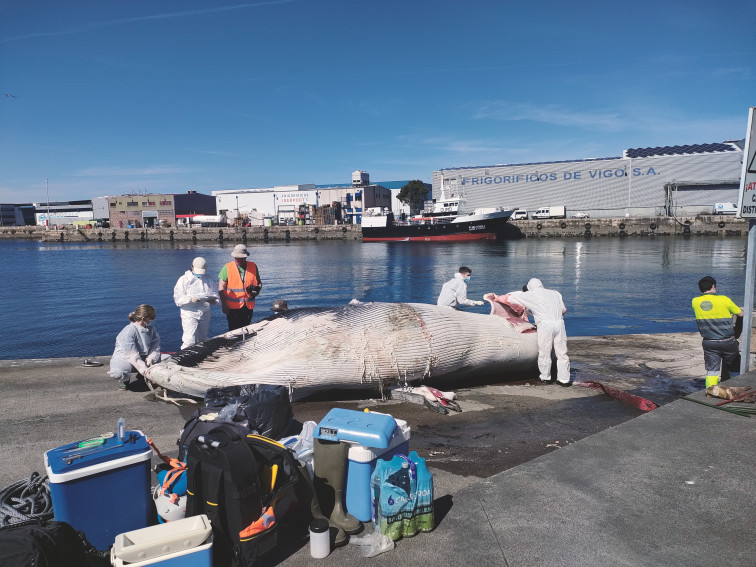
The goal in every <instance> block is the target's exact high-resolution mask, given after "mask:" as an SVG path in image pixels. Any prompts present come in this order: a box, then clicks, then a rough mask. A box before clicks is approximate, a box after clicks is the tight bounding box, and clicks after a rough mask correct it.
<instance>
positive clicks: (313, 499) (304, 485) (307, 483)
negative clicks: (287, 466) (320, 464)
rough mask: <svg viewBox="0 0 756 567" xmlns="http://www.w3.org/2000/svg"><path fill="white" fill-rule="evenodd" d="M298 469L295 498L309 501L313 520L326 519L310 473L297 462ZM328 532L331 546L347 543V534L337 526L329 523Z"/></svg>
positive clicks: (303, 501)
mask: <svg viewBox="0 0 756 567" xmlns="http://www.w3.org/2000/svg"><path fill="white" fill-rule="evenodd" d="M298 469H299V481H298V482H297V486H296V488H295V493H296V495H297V499H298V500H299V501H300V502H302V503H304V504H306V503H307V502H309V503H310V514H312V519H313V520H314V519H316V518H323V519H324V520H326V521H328V518H327V517H326V516H325V515H324V514H323V512H322V511H321V510H320V502H319V501H318V495H317V494H316V493H315V487H314V486H313V484H312V478H310V473H309V471H308V470H307V467H305V466H303V465H302V464H301V463H299V466H298ZM328 523H329V525H331V522H330V521H328ZM329 532H330V534H329V535H330V538H331V547H341V546H343V545H346V544H347V543H349V536H348V535H347V534H346V532H345V531H344V530H343V529H341V528H340V527H339V526H335V525H331V529H330V530H329Z"/></svg>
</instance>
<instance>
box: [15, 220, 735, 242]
mask: <svg viewBox="0 0 756 567" xmlns="http://www.w3.org/2000/svg"><path fill="white" fill-rule="evenodd" d="M747 234H748V221H746V220H743V219H740V218H735V216H734V215H696V216H685V217H668V216H663V215H657V216H653V217H610V218H594V219H590V218H588V219H582V218H581V219H576V218H565V219H549V220H536V219H525V220H516V221H515V220H511V221H509V223H507V225H506V226H505V229H504V232H503V233H502V235H501V236H502V237H503V238H504V239H507V240H514V239H519V238H580V239H588V238H614V237H617V238H624V237H628V236H629V237H654V236H699V237H730V238H742V237H745V236H746V235H747ZM2 239H23V240H38V241H42V242H58V243H66V242H68V243H72V242H78V243H82V242H91V243H97V242H193V243H197V242H202V243H208V242H217V243H219V244H223V243H224V242H231V241H233V242H245V243H246V242H263V243H275V242H279V243H280V242H292V241H303V240H316V241H330V240H340V241H353V240H362V228H361V226H360V225H359V224H341V225H315V224H309V225H302V226H299V225H294V226H278V225H277V226H251V227H215V228H210V227H205V228H201V227H192V228H187V227H165V228H121V227H108V228H101V227H92V228H85V227H84V228H74V227H66V228H55V229H51V230H45V227H43V226H26V227H3V228H2V229H0V240H2Z"/></svg>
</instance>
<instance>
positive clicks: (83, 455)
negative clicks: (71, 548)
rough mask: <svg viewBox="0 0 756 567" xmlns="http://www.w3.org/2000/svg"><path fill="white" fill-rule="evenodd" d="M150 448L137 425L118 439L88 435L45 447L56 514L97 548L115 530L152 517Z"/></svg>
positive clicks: (102, 547) (136, 526)
mask: <svg viewBox="0 0 756 567" xmlns="http://www.w3.org/2000/svg"><path fill="white" fill-rule="evenodd" d="M151 458H152V448H151V447H150V446H149V445H148V444H147V439H146V438H145V436H144V434H143V433H142V432H141V431H126V433H125V436H124V441H123V443H121V442H120V441H119V440H118V437H116V436H115V435H114V436H112V437H110V438H95V439H88V440H86V441H81V442H77V443H72V444H70V445H64V446H62V447H58V448H57V449H52V450H50V451H47V452H46V453H45V469H46V470H47V476H48V477H49V479H50V495H51V496H52V505H53V513H54V514H55V519H56V520H58V521H62V522H67V523H69V524H71V525H72V526H73V527H74V528H75V529H77V530H81V531H83V532H84V534H85V535H86V536H87V539H88V540H89V541H90V543H91V544H92V545H93V546H94V547H95V548H97V549H98V550H106V549H108V548H109V547H110V546H111V545H113V542H114V541H115V537H116V535H118V534H120V533H123V532H127V531H130V530H135V529H139V528H144V527H146V526H149V525H150V524H151V523H152V518H153V517H154V514H153V508H154V506H153V502H152V494H151V491H150V481H151V474H150V459H151Z"/></svg>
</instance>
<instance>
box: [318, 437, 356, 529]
mask: <svg viewBox="0 0 756 567" xmlns="http://www.w3.org/2000/svg"><path fill="white" fill-rule="evenodd" d="M312 441H313V455H312V456H313V460H314V461H315V492H316V494H317V495H318V501H319V502H320V509H321V511H322V512H323V513H324V514H325V515H326V516H328V517H329V520H330V522H331V524H332V525H335V526H338V527H340V528H342V529H343V530H344V531H345V532H346V533H348V534H350V535H351V534H356V533H359V532H360V530H362V522H360V521H359V520H358V519H357V518H355V517H354V516H352V515H351V514H349V513H348V512H347V511H346V509H345V508H344V490H345V488H346V487H345V486H344V479H345V478H346V465H347V455H348V453H349V447H348V446H347V445H346V443H341V442H339V441H324V440H322V439H317V438H315V439H313V440H312Z"/></svg>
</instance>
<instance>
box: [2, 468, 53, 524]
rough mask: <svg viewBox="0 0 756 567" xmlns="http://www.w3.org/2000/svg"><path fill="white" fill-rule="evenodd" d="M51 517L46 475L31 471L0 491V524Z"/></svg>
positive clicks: (48, 486)
mask: <svg viewBox="0 0 756 567" xmlns="http://www.w3.org/2000/svg"><path fill="white" fill-rule="evenodd" d="M52 517H53V508H52V499H51V497H50V484H49V482H48V479H47V475H43V476H40V474H39V473H37V472H33V473H32V474H31V475H30V476H29V478H26V479H22V480H19V481H17V482H14V483H13V484H11V485H9V486H7V487H6V488H4V489H3V490H2V491H0V526H9V525H11V524H17V523H19V522H25V521H28V520H37V519H39V520H51V519H52Z"/></svg>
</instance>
